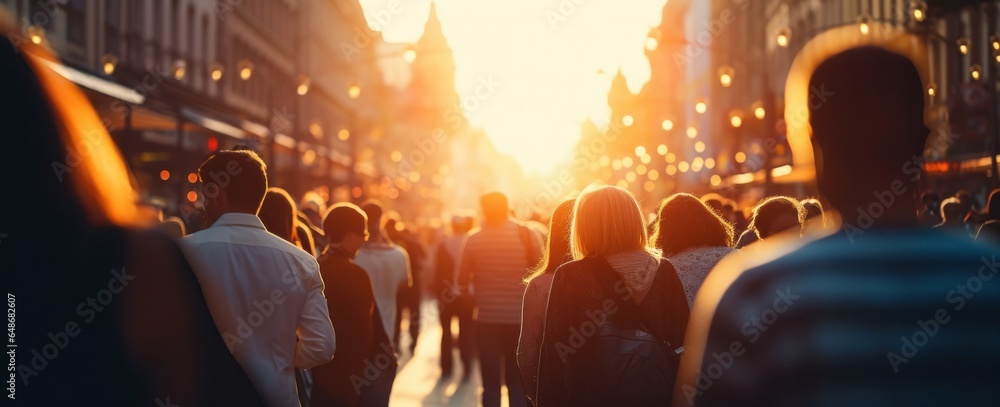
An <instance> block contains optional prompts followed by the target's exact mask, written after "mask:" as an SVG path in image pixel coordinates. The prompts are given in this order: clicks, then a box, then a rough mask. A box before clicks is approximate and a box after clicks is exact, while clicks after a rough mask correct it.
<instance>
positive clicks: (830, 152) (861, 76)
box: [802, 46, 930, 221]
mask: <svg viewBox="0 0 1000 407" xmlns="http://www.w3.org/2000/svg"><path fill="white" fill-rule="evenodd" d="M802 92H819V93H820V94H821V95H819V97H816V96H817V95H810V100H811V99H812V98H816V99H819V100H820V101H821V102H820V103H808V105H809V124H810V125H811V127H812V137H811V138H810V140H811V142H812V144H813V149H814V154H815V157H816V183H817V185H818V187H819V192H820V193H821V194H822V195H823V197H824V198H825V199H826V203H827V204H828V206H830V207H832V208H834V209H836V210H838V211H840V213H841V214H849V213H852V212H853V211H854V209H855V208H857V207H861V206H864V207H867V205H868V204H869V203H870V202H871V199H872V195H871V192H869V191H878V190H881V188H884V186H885V185H888V184H890V183H891V182H892V181H893V180H896V179H897V178H898V176H899V175H898V174H899V168H900V164H901V163H907V162H911V161H912V160H913V157H915V156H916V157H919V156H920V155H921V154H922V152H923V150H924V147H925V143H926V141H927V135H928V133H929V132H930V130H929V129H928V128H927V127H926V126H925V125H924V101H925V94H924V84H923V81H922V80H921V79H920V74H919V73H918V71H917V68H916V66H914V64H913V62H912V61H910V60H909V59H908V58H906V57H905V56H902V55H899V54H896V53H893V52H891V51H888V50H885V49H882V48H877V47H870V46H866V47H859V48H853V49H849V50H847V51H844V52H841V53H839V54H836V55H834V56H831V57H830V58H828V59H826V60H825V61H823V62H822V63H821V64H820V65H819V66H818V67H817V68H816V70H815V71H814V72H813V74H812V77H811V78H810V81H809V87H808V88H804V89H803V90H802ZM917 172H919V170H917ZM899 199H900V200H901V201H902V202H901V204H897V205H893V206H892V208H891V209H892V210H893V211H894V212H896V213H897V214H899V215H901V216H902V215H903V214H904V213H905V214H906V215H909V216H912V217H913V221H916V216H915V214H914V213H913V211H912V209H911V208H913V207H914V205H913V204H915V202H913V200H914V199H916V197H914V196H908V195H904V196H900V197H899ZM887 209H889V208H887Z"/></svg>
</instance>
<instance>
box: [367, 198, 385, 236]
mask: <svg viewBox="0 0 1000 407" xmlns="http://www.w3.org/2000/svg"><path fill="white" fill-rule="evenodd" d="M361 210H362V211H364V212H365V215H367V216H368V233H371V234H372V236H376V237H380V236H382V214H383V213H385V207H384V206H382V202H379V201H378V200H376V199H369V200H367V201H364V202H362V203H361Z"/></svg>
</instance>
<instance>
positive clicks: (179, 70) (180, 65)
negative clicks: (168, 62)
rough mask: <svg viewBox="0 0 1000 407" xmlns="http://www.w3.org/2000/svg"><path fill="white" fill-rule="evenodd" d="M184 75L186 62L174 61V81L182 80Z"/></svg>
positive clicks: (181, 60)
mask: <svg viewBox="0 0 1000 407" xmlns="http://www.w3.org/2000/svg"><path fill="white" fill-rule="evenodd" d="M185 74H187V62H184V60H183V59H178V60H176V61H174V79H177V80H181V79H184V75H185Z"/></svg>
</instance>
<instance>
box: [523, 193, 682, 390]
mask: <svg viewBox="0 0 1000 407" xmlns="http://www.w3.org/2000/svg"><path fill="white" fill-rule="evenodd" d="M570 241H571V251H572V253H573V259H574V260H573V261H571V262H568V263H566V264H563V265H562V266H560V267H559V268H558V269H557V270H556V272H555V276H554V278H553V280H552V288H551V292H550V293H549V300H548V306H547V308H546V312H545V330H544V334H543V337H542V346H541V355H540V357H539V366H538V399H537V401H538V404H537V405H539V406H546V407H548V406H610V405H622V406H633V405H636V406H637V405H667V403H669V401H670V395H671V393H672V391H673V382H674V376H675V375H676V369H677V361H676V359H677V356H676V354H677V352H678V350H679V349H680V348H681V347H682V346H683V343H682V342H683V339H684V330H685V327H686V325H687V321H688V314H689V310H688V305H687V301H686V300H685V297H684V289H683V287H682V286H681V282H680V280H679V279H678V277H677V272H676V271H675V270H674V267H673V266H672V265H671V264H670V262H669V261H667V260H666V259H663V258H661V257H660V256H659V255H658V253H656V251H655V250H654V249H652V248H651V247H650V246H649V244H648V237H647V235H646V225H645V222H644V220H643V217H642V214H641V211H640V210H639V205H638V203H636V201H635V198H633V197H632V195H631V194H630V193H629V192H628V191H625V190H623V189H621V188H618V187H613V186H594V185H591V186H589V187H587V188H586V189H584V191H583V192H582V193H581V194H580V196H579V197H578V198H577V199H576V204H575V208H574V211H573V226H572V232H571V240H570Z"/></svg>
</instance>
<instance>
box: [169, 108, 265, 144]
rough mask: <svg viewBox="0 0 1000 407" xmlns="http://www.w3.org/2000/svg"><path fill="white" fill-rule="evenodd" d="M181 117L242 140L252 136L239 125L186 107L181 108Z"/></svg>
mask: <svg viewBox="0 0 1000 407" xmlns="http://www.w3.org/2000/svg"><path fill="white" fill-rule="evenodd" d="M181 117H183V118H184V119H185V120H188V121H190V122H192V123H194V124H197V125H199V126H202V127H204V128H206V129H209V130H212V131H214V132H217V133H221V134H224V135H227V136H230V137H234V138H238V139H240V140H246V139H247V138H249V137H250V135H249V134H247V132H246V131H243V129H241V128H239V127H236V126H233V125H231V124H229V123H226V122H224V121H221V120H218V119H213V118H211V117H208V116H206V115H204V114H201V113H199V112H197V111H195V110H192V109H189V108H186V107H182V108H181Z"/></svg>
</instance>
